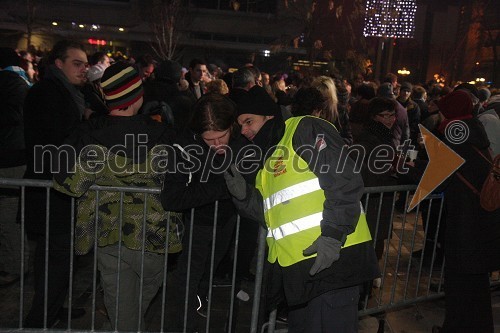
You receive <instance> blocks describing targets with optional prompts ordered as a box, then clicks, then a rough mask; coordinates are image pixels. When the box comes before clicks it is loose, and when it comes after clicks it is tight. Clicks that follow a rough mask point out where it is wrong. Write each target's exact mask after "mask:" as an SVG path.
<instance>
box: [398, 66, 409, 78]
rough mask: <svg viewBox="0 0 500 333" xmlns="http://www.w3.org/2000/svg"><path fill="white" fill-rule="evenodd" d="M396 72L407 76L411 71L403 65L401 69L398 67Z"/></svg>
mask: <svg viewBox="0 0 500 333" xmlns="http://www.w3.org/2000/svg"><path fill="white" fill-rule="evenodd" d="M398 74H399V75H403V76H407V75H410V74H411V72H410V71H409V70H407V69H406V68H405V67H403V69H398Z"/></svg>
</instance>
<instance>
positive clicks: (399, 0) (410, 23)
mask: <svg viewBox="0 0 500 333" xmlns="http://www.w3.org/2000/svg"><path fill="white" fill-rule="evenodd" d="M416 12H417V3H416V0H366V15H365V27H364V29H363V35H364V36H365V37H391V38H413V37H414V35H415V14H416Z"/></svg>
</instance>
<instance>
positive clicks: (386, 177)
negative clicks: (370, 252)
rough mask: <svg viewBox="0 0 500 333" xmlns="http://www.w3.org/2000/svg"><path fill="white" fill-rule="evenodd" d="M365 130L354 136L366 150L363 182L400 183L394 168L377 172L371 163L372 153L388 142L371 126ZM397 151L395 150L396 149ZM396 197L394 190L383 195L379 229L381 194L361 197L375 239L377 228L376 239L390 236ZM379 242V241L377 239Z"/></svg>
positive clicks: (375, 184)
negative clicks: (393, 204)
mask: <svg viewBox="0 0 500 333" xmlns="http://www.w3.org/2000/svg"><path fill="white" fill-rule="evenodd" d="M363 128H364V130H363V131H362V132H361V133H360V134H359V135H358V136H355V137H354V144H355V145H361V146H362V147H363V148H364V149H365V152H366V155H365V157H364V159H363V164H362V167H361V176H362V177H363V182H364V184H365V187H375V186H395V185H398V180H397V178H396V176H394V174H393V171H392V170H387V171H386V172H383V173H381V172H375V171H376V170H374V168H373V166H370V165H369V162H370V161H371V159H370V154H371V153H372V152H373V151H374V150H375V149H376V148H377V147H379V146H381V145H387V144H388V143H387V142H385V141H384V140H383V138H381V137H380V136H379V135H378V134H377V133H376V132H375V131H372V130H371V129H370V127H369V126H364V127H363ZM353 148H355V146H353ZM394 151H395V150H394ZM391 158H394V156H388V157H387V159H388V160H390V159H391ZM372 159H373V157H372ZM393 199H394V193H393V192H386V193H384V194H383V196H382V206H381V211H380V219H379V222H378V229H377V217H378V210H379V204H380V194H378V193H377V194H370V196H369V197H368V205H367V204H366V202H367V195H366V194H365V195H364V196H363V198H362V199H361V202H362V203H363V206H364V207H365V212H366V220H367V222H368V226H369V228H370V232H371V234H372V237H373V238H374V239H375V230H377V235H376V239H377V240H383V239H387V238H388V233H389V229H390V226H391V223H392V203H393ZM377 243H378V241H377Z"/></svg>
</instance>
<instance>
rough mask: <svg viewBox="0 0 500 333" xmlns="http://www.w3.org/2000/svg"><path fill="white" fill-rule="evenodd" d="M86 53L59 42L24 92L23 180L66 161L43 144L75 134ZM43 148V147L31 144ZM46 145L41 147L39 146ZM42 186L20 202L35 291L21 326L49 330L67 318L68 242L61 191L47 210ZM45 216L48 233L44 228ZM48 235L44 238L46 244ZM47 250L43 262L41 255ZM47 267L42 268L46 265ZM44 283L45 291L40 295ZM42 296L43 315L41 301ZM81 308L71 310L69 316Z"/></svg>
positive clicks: (46, 175)
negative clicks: (30, 242)
mask: <svg viewBox="0 0 500 333" xmlns="http://www.w3.org/2000/svg"><path fill="white" fill-rule="evenodd" d="M87 67H88V63H87V55H86V54H85V51H84V49H83V46H82V45H80V44H78V43H76V42H73V41H68V40H64V41H60V42H58V43H57V44H56V45H54V48H53V49H52V51H51V52H50V54H49V58H48V67H47V68H46V70H45V76H44V77H43V78H42V80H41V81H40V82H38V83H36V84H35V85H34V86H33V87H32V88H31V89H30V90H29V92H28V95H27V96H26V100H25V104H24V137H25V140H26V159H27V163H26V167H27V170H26V173H25V175H24V178H27V179H44V180H48V179H52V176H53V174H54V172H55V171H56V170H58V168H59V166H60V165H61V163H65V161H62V160H59V159H54V158H51V155H52V157H58V156H56V155H60V156H61V157H62V156H63V155H64V154H58V152H59V151H54V150H52V154H51V152H49V151H47V149H46V148H47V146H48V145H51V146H52V147H60V146H61V145H62V144H63V143H64V142H65V140H66V139H67V138H68V136H69V135H70V134H72V133H73V132H75V130H76V128H77V126H78V125H79V124H80V122H81V120H82V115H83V113H84V111H85V101H84V97H83V94H82V93H81V92H80V87H81V86H82V85H83V84H84V83H85V82H86V74H87ZM36 146H39V147H42V149H38V148H36ZM43 147H45V148H43ZM46 200H47V194H46V190H45V188H38V189H37V188H27V189H26V200H25V205H26V206H25V207H26V209H25V221H26V230H27V232H28V233H30V234H31V235H32V236H33V237H35V240H36V243H37V245H36V250H35V265H34V275H35V285H34V288H35V294H34V297H33V303H32V306H31V310H30V312H29V313H28V316H27V318H26V322H25V326H26V327H32V328H50V327H51V326H52V325H54V323H55V322H56V320H57V319H58V317H61V316H62V317H63V319H64V318H65V317H67V312H65V311H64V310H62V306H63V303H64V301H65V299H66V294H67V291H68V285H69V276H70V253H71V252H70V246H71V234H70V226H71V201H70V198H69V197H68V196H66V195H64V194H61V193H58V192H55V191H51V192H50V205H49V211H48V212H47V209H46ZM46 214H48V223H49V226H48V233H47V232H46ZM47 238H48V242H47ZM46 251H48V263H47V264H46V263H45V253H46ZM46 265H47V267H46ZM46 279H48V281H47V286H48V295H45V283H46V281H45V280H46ZM45 298H47V315H46V318H45V310H44V309H45V306H44V299H45ZM83 314H84V310H82V309H73V310H72V315H73V317H76V316H78V315H83Z"/></svg>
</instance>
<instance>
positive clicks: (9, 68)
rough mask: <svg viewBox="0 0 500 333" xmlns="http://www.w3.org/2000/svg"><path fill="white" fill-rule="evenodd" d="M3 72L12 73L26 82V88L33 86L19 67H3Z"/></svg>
mask: <svg viewBox="0 0 500 333" xmlns="http://www.w3.org/2000/svg"><path fill="white" fill-rule="evenodd" d="M3 70H4V71H9V72H13V73H16V74H17V75H19V76H20V77H21V78H22V79H23V80H24V81H26V84H27V85H28V87H31V86H32V85H33V83H31V81H30V79H29V78H28V75H27V74H26V72H25V71H24V69H22V68H21V67H19V66H9V67H5V68H4V69H3Z"/></svg>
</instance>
